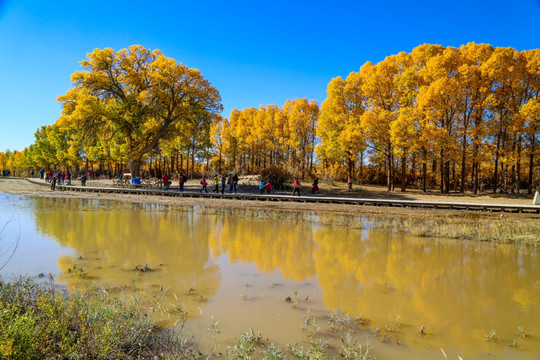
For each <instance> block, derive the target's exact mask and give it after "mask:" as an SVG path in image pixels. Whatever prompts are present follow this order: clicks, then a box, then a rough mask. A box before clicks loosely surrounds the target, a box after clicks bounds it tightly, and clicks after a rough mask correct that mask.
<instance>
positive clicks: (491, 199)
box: [0, 177, 540, 219]
mask: <svg viewBox="0 0 540 360" xmlns="http://www.w3.org/2000/svg"><path fill="white" fill-rule="evenodd" d="M38 181H39V183H40V184H42V185H38V184H34V183H30V182H29V181H27V180H26V179H22V178H3V177H0V192H6V193H12V194H21V195H29V196H39V197H62V198H86V199H104V200H118V201H127V202H136V203H155V204H165V205H188V206H189V205H204V206H215V207H234V208H263V209H276V210H285V211H316V212H332V213H342V214H345V213H346V214H366V213H368V214H397V215H404V216H411V215H412V216H416V215H417V216H421V217H425V216H448V215H449V214H454V215H455V214H456V213H458V211H456V210H435V209H403V208H387V207H373V206H359V205H345V204H318V203H302V202H289V201H286V202H259V201H249V200H233V201H231V199H227V198H224V199H212V198H190V197H165V196H146V195H128V194H126V195H123V194H106V193H93V192H72V191H66V192H61V191H51V190H50V188H49V186H48V184H46V183H45V182H44V181H43V182H41V180H38ZM78 183H79V182H78V181H76V182H75V185H78ZM87 186H93V187H96V186H100V187H112V180H89V181H88V182H87ZM176 187H177V185H176ZM320 187H321V195H313V196H344V197H362V198H379V199H401V200H425V201H443V202H451V201H454V202H471V203H473V202H474V203H496V204H523V205H531V204H532V196H516V195H514V196H511V195H509V196H493V195H490V194H483V195H478V196H474V195H471V194H469V195H462V194H451V195H442V194H437V193H428V194H422V193H421V192H419V191H415V190H412V191H411V190H410V191H408V192H405V193H402V192H391V193H389V192H387V191H385V189H384V188H382V187H374V186H370V187H364V186H363V187H361V188H360V189H358V188H357V189H356V191H353V192H348V191H347V186H346V184H338V185H333V186H330V185H328V184H321V186H320ZM199 189H200V185H199V184H198V181H197V180H190V181H188V184H187V191H198V190H199ZM211 189H213V185H212V186H209V190H210V191H211ZM309 190H310V187H308V186H305V187H303V188H302V191H303V195H304V194H308V193H309ZM172 191H174V188H173V190H172ZM256 192H257V189H256V186H255V185H251V184H249V179H248V180H246V181H242V179H241V180H240V186H239V193H256ZM276 193H277V194H284V195H288V194H289V192H276ZM459 213H461V212H459ZM509 215H510V216H524V215H521V214H509ZM485 216H497V217H498V216H500V215H499V214H492V215H490V214H489V213H485ZM527 216H532V217H533V218H538V219H540V216H535V215H530V214H529V215H527Z"/></svg>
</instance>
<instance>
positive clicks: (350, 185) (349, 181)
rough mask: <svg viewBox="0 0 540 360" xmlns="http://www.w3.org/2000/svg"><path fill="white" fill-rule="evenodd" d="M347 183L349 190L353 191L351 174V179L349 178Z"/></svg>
mask: <svg viewBox="0 0 540 360" xmlns="http://www.w3.org/2000/svg"><path fill="white" fill-rule="evenodd" d="M347 184H349V191H353V190H352V178H351V177H350V176H349V180H347Z"/></svg>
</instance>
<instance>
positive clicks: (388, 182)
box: [386, 152, 392, 191]
mask: <svg viewBox="0 0 540 360" xmlns="http://www.w3.org/2000/svg"><path fill="white" fill-rule="evenodd" d="M386 190H387V191H391V190H392V153H390V152H389V153H388V155H387V156H386Z"/></svg>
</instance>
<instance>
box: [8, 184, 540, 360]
mask: <svg viewBox="0 0 540 360" xmlns="http://www.w3.org/2000/svg"><path fill="white" fill-rule="evenodd" d="M0 209H1V210H0V221H2V222H3V223H4V222H6V220H7V219H11V220H12V221H11V222H10V223H9V225H8V226H7V228H6V230H5V231H4V233H3V237H2V242H1V243H0V245H2V246H3V248H2V249H4V248H7V247H9V246H11V245H13V244H14V243H15V238H16V237H17V236H18V237H20V239H21V241H20V243H19V248H18V249H17V251H16V253H15V255H14V257H13V258H12V259H11V261H10V262H9V263H8V265H7V266H6V267H5V268H4V269H3V270H2V274H3V275H4V276H7V277H9V276H10V274H12V273H14V272H15V273H27V274H30V275H32V276H35V275H37V274H38V273H39V272H45V273H46V272H52V273H54V274H56V280H57V282H58V283H59V284H60V285H62V286H67V287H68V288H70V289H79V288H85V287H89V286H99V287H103V288H105V289H106V290H107V291H108V292H109V293H111V294H113V295H118V296H121V297H124V298H126V299H129V298H130V297H131V296H133V295H134V294H135V295H137V296H142V297H144V298H145V299H146V304H147V307H148V311H149V312H150V313H152V314H154V316H156V318H158V319H159V320H160V321H161V322H162V323H163V324H164V325H170V324H173V323H175V322H176V321H177V320H178V319H179V318H184V317H185V318H186V319H187V320H186V322H185V327H184V333H185V335H190V336H193V337H194V339H195V341H197V342H199V343H201V344H202V348H203V349H204V350H205V351H211V350H215V351H220V352H226V348H227V346H230V345H232V344H233V342H234V340H235V338H238V337H239V334H241V333H242V332H244V331H246V330H247V329H249V328H250V327H251V328H253V329H254V330H255V331H261V332H262V334H263V336H264V338H265V339H266V338H268V339H269V340H268V343H269V342H274V343H275V344H277V345H278V346H280V347H282V348H285V347H286V344H287V343H290V342H297V343H299V344H302V343H304V342H305V341H306V340H308V338H309V336H310V335H313V334H314V336H315V338H324V339H325V340H326V341H327V342H328V343H329V344H330V346H331V347H333V348H335V349H339V347H340V346H341V345H340V344H341V338H342V337H343V331H342V330H343V329H344V328H345V327H344V326H342V325H341V326H340V325H339V324H338V323H336V322H334V323H330V322H329V319H330V318H331V317H332V315H331V312H332V311H337V310H339V311H341V312H343V313H346V314H350V316H351V317H352V319H353V322H354V323H355V324H356V325H357V326H358V328H359V329H355V332H354V334H355V336H358V337H359V338H360V341H361V342H363V343H365V342H369V343H370V345H371V346H372V353H373V354H374V355H375V356H377V358H378V359H394V358H403V359H439V358H444V356H443V355H442V352H441V350H440V349H441V348H443V349H444V351H445V353H446V355H447V356H448V358H449V359H457V358H458V355H459V356H461V357H462V358H463V359H473V358H474V359H516V358H525V359H529V358H530V359H536V358H539V357H540V306H539V305H540V304H539V302H540V260H539V258H538V254H537V253H536V252H535V251H532V250H530V249H520V248H519V247H516V246H508V245H497V244H488V243H475V242H470V241H456V240H441V239H437V240H435V239H420V238H413V237H408V236H404V235H396V234H390V233H383V232H373V231H370V230H369V221H368V220H366V219H364V218H362V216H361V215H359V216H357V217H356V218H355V219H354V220H353V221H352V223H353V226H336V225H334V226H332V225H328V223H336V224H337V223H341V222H340V221H339V219H333V218H331V217H326V218H321V217H319V216H317V215H316V214H312V213H277V212H271V211H263V210H261V211H254V210H249V211H247V210H237V211H231V210H223V209H212V208H204V207H194V208H193V207H186V208H182V207H165V206H157V205H141V204H126V203H116V202H110V201H96V200H73V199H31V198H23V197H16V196H12V195H5V194H0ZM347 222H348V223H351V221H347ZM2 253H4V251H2V252H0V254H2ZM5 258H6V255H3V257H0V266H1V264H2V263H3V261H2V260H3V259H5ZM286 297H290V298H291V301H290V302H287V301H285V298H286ZM334 314H335V313H334ZM308 316H310V317H313V318H314V319H315V320H316V324H315V325H314V326H312V327H309V326H308V327H307V328H305V329H304V330H302V329H301V328H302V326H303V324H304V321H305V319H306V318H307V317H308ZM334 317H335V315H334ZM341 318H342V319H343V316H341ZM354 319H356V320H354ZM216 322H218V325H217V327H218V328H219V329H220V330H221V333H220V334H219V335H217V336H214V335H213V333H212V332H211V331H208V330H207V329H209V328H210V327H211V326H210V325H211V324H214V323H216ZM362 323H363V324H362ZM421 328H422V329H423V333H424V334H421V331H420V329H421ZM518 328H520V329H523V333H524V334H526V335H527V336H526V337H522V336H521V335H523V334H522V333H520V330H519V329H518ZM509 345H511V346H509Z"/></svg>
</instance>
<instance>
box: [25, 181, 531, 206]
mask: <svg viewBox="0 0 540 360" xmlns="http://www.w3.org/2000/svg"><path fill="white" fill-rule="evenodd" d="M27 180H28V181H30V182H31V183H33V184H39V185H48V186H50V184H48V183H46V182H44V181H43V180H37V181H36V180H35V179H27ZM56 189H57V190H59V191H77V192H95V193H107V194H131V195H154V196H171V197H190V198H212V199H229V200H252V201H294V202H303V203H322V204H347V205H364V206H386V207H402V208H420V209H422V208H423V209H446V210H471V211H474V210H476V211H488V212H510V213H532V214H540V206H537V205H517V204H495V203H494V204H491V203H468V202H448V201H418V200H400V199H371V198H362V197H346V196H327V195H307V196H306V195H304V196H291V195H279V194H253V193H238V194H228V193H225V194H221V193H214V192H211V191H210V192H208V193H201V192H199V191H193V190H185V191H179V190H178V189H174V188H170V189H168V190H164V189H150V188H142V187H129V188H126V187H122V188H119V187H97V186H96V187H93V186H77V185H56Z"/></svg>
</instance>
